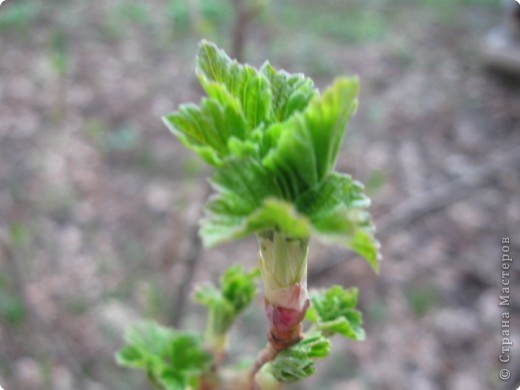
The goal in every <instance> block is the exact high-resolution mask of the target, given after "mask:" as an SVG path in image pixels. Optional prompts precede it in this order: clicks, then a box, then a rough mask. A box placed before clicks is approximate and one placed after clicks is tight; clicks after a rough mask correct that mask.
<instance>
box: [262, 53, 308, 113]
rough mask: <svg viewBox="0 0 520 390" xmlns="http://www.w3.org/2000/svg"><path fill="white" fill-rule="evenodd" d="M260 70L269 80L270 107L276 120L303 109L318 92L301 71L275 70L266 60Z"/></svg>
mask: <svg viewBox="0 0 520 390" xmlns="http://www.w3.org/2000/svg"><path fill="white" fill-rule="evenodd" d="M260 71H261V72H262V74H264V75H265V77H267V79H268V80H269V84H270V86H271V93H272V107H273V111H274V115H275V119H276V121H277V122H284V121H285V120H287V119H288V118H290V117H291V116H292V115H293V114H294V113H297V112H300V111H303V110H304V109H305V107H307V105H308V104H309V102H310V101H311V99H312V98H313V97H314V96H316V95H317V94H318V90H317V89H316V88H315V87H314V83H313V81H312V80H311V79H310V78H307V77H305V76H304V75H303V74H301V73H297V74H290V73H287V72H286V71H284V70H281V71H276V69H274V68H273V67H272V66H271V64H269V62H266V63H265V64H264V65H263V66H262V69H261V70H260Z"/></svg>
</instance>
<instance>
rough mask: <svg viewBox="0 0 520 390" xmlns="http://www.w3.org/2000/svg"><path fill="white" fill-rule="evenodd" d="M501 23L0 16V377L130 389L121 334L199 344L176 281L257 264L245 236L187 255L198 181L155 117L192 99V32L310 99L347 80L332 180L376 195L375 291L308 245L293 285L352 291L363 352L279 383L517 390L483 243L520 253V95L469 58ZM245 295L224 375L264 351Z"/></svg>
mask: <svg viewBox="0 0 520 390" xmlns="http://www.w3.org/2000/svg"><path fill="white" fill-rule="evenodd" d="M505 3H508V2H507V1H506V2H505ZM511 4H512V5H513V6H516V3H515V2H514V1H513V0H510V2H509V6H511ZM519 7H520V6H519ZM505 12H506V11H505V10H504V5H503V3H501V2H500V1H498V0H415V1H413V0H322V1H319V2H318V1H311V0H271V1H270V2H268V1H267V0H266V1H261V0H260V1H255V0H247V1H246V0H148V1H146V2H143V1H137V0H106V1H103V2H101V1H97V2H92V1H90V2H89V1H80V0H68V1H65V0H45V1H44V0H7V1H5V2H4V3H3V4H2V5H1V6H0V237H1V250H0V384H1V385H2V386H3V387H4V388H5V389H6V390H34V389H42V390H47V389H49V390H50V389H52V390H69V389H73V390H76V389H79V390H119V389H121V390H128V389H147V385H146V382H145V379H144V376H143V375H141V374H140V373H134V372H130V371H129V370H125V369H121V368H119V367H117V366H116V364H115V362H114V359H113V355H114V352H115V350H117V349H118V348H119V347H120V346H121V345H122V334H123V329H124V328H125V326H126V325H127V324H129V323H130V322H133V321H136V320H139V319H141V318H153V319H155V320H157V321H159V322H161V323H163V324H168V325H172V324H175V325H177V326H182V327H183V328H187V329H200V328H201V327H202V325H201V324H203V322H204V311H203V310H201V309H200V308H198V307H196V306H195V305H194V304H193V303H192V301H191V300H190V295H189V292H190V290H191V288H192V286H193V285H196V284H197V283H199V282H200V281H204V280H213V281H215V280H217V278H218V275H219V274H220V273H221V272H222V270H223V269H224V268H225V267H226V266H228V265H230V264H232V263H236V262H240V263H243V264H245V265H246V267H248V268H252V267H254V266H255V262H256V242H255V240H254V238H251V239H247V240H244V241H241V242H238V243H233V244H228V245H224V246H221V247H217V248H212V249H209V250H206V249H204V248H201V246H200V243H199V242H198V240H197V238H196V234H195V232H196V223H197V219H198V218H199V215H200V210H201V207H202V204H203V202H204V199H205V198H206V196H207V192H208V191H207V189H206V188H207V186H206V184H205V182H206V179H207V177H208V175H209V174H210V171H209V169H208V168H206V167H205V166H204V165H203V164H202V163H201V162H199V160H198V159H197V158H196V157H195V156H194V155H193V154H191V153H190V152H188V151H186V150H185V149H184V148H183V147H181V145H180V143H179V142H178V141H177V140H176V139H175V138H174V137H173V136H171V134H169V133H168V131H167V130H166V128H165V126H164V125H163V124H162V122H161V119H160V117H161V115H164V114H166V113H169V112H171V111H173V110H175V109H176V108H177V106H178V105H179V104H180V103H182V102H188V101H193V102H198V101H199V99H200V97H201V96H202V91H201V89H200V88H199V86H198V83H197V81H196V79H195V77H194V74H193V69H194V56H195V53H196V50H197V42H198V40H199V39H200V38H202V37H204V38H207V39H210V40H213V41H215V42H216V43H217V44H219V45H220V46H222V47H223V48H225V49H226V50H227V51H228V52H230V53H232V54H233V55H234V56H235V57H238V58H240V59H242V60H244V61H247V62H249V63H251V64H254V65H256V66H259V65H261V64H262V62H263V61H264V60H265V59H269V60H270V61H271V63H272V64H273V65H274V66H276V67H277V68H284V69H286V70H288V71H290V72H304V73H306V74H307V75H309V76H311V77H313V78H314V80H315V81H316V83H317V85H318V86H319V87H320V88H323V87H324V86H326V85H327V84H329V83H330V82H331V81H332V80H333V79H334V77H336V76H339V75H352V74H357V75H359V76H360V78H361V85H362V92H361V96H360V108H359V110H358V113H357V115H356V117H355V118H354V120H352V121H351V123H350V124H349V126H348V131H347V134H346V137H345V141H344V143H343V149H342V151H341V152H340V157H339V161H338V169H339V170H342V171H348V172H350V173H352V174H353V176H354V177H355V178H357V179H358V180H361V181H363V182H364V183H365V184H366V190H367V192H368V193H369V195H370V196H371V197H372V198H373V207H372V211H373V213H374V217H375V222H376V225H377V227H378V231H379V238H380V240H381V242H382V250H383V254H384V263H383V264H382V269H381V274H380V276H376V275H374V274H373V273H372V271H371V270H370V269H369V267H368V266H367V265H366V264H365V263H364V262H363V261H362V260H361V259H359V258H357V257H356V256H353V255H352V254H351V253H349V252H348V251H346V250H344V249H341V248H335V247H332V248H330V247H327V248H325V247H322V246H320V245H319V244H318V243H312V245H311V253H310V264H309V284H310V286H311V287H320V286H328V285H330V284H332V283H339V284H342V285H344V286H359V287H360V289H361V297H360V300H361V302H360V307H361V310H362V311H363V312H364V316H365V327H366V331H367V340H366V341H364V342H357V343H356V342H350V341H349V342H347V341H342V340H339V339H337V340H336V339H334V342H333V348H332V355H333V357H332V358H329V359H328V360H326V361H325V362H323V363H319V364H318V375H316V377H313V379H311V380H309V381H308V382H306V383H304V384H296V385H292V386H290V387H288V388H291V389H330V390H343V389H345V390H387V389H388V390H403V389H405V390H406V389H412V390H430V389H431V390H435V389H447V390H488V389H504V390H511V389H516V387H518V385H519V383H518V381H519V377H518V375H520V357H519V356H518V355H519V352H520V348H519V347H518V346H520V310H519V305H520V284H519V283H518V281H519V268H520V267H519V264H520V259H518V258H517V259H515V261H516V262H514V263H513V264H514V265H513V270H512V275H511V283H512V285H513V288H512V295H511V302H512V303H511V306H510V307H509V308H508V309H509V310H510V312H511V316H512V319H511V333H512V335H513V336H512V338H513V340H514V343H515V345H516V348H513V353H512V359H513V360H512V362H510V363H509V364H507V365H505V364H501V363H500V362H499V361H498V355H499V354H500V347H501V345H500V342H501V313H502V311H504V309H505V308H504V307H500V306H499V305H498V302H499V295H501V292H500V289H499V287H500V277H501V274H500V271H501V269H500V256H501V239H502V237H509V238H510V242H511V244H510V248H511V253H512V254H513V257H514V255H516V256H518V253H519V252H518V249H519V246H520V202H519V190H520V175H519V171H520V169H519V168H520V149H519V146H520V142H519V141H520V82H519V81H518V78H515V69H516V71H517V72H518V68H515V66H512V67H510V69H509V73H501V72H497V71H491V70H489V69H488V67H486V66H485V65H484V62H485V61H484V60H483V58H487V59H488V61H489V55H487V57H486V56H484V57H483V56H482V53H483V52H484V53H485V52H486V50H485V47H486V42H487V34H488V32H489V31H491V30H493V29H494V28H496V27H497V26H505V25H506V23H505V22H504V20H505V19H507V17H506V16H505ZM513 60H514V59H513ZM491 62H493V61H491ZM513 62H514V61H513ZM513 65H514V63H513ZM261 302H262V301H261V298H260V297H259V299H258V301H257V305H256V306H255V307H254V308H253V309H251V310H249V311H248V312H247V313H246V314H245V315H244V317H243V318H242V319H241V321H240V322H239V324H237V327H236V328H235V329H234V333H233V336H232V343H231V351H230V359H231V361H238V360H239V359H240V358H241V357H242V356H244V355H248V354H249V355H250V357H251V356H252V354H254V353H255V352H256V351H257V350H258V349H259V348H260V347H261V346H262V345H263V344H264V342H265V337H264V335H265V331H266V326H267V324H266V321H265V320H264V318H263V311H262V309H261ZM502 368H508V369H510V370H511V374H512V378H511V379H510V380H509V381H506V382H503V381H500V380H499V379H498V372H499V370H500V369H502Z"/></svg>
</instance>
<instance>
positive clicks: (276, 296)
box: [258, 230, 309, 311]
mask: <svg viewBox="0 0 520 390" xmlns="http://www.w3.org/2000/svg"><path fill="white" fill-rule="evenodd" d="M258 243H259V245H260V253H259V259H258V262H259V266H260V271H261V273H262V279H263V281H264V288H265V297H266V298H267V300H268V301H269V302H270V303H271V304H273V305H276V306H281V307H284V308H288V309H293V310H298V311H300V310H302V309H303V307H304V306H305V302H306V301H307V299H308V293H307V254H308V243H309V239H308V238H290V237H287V236H286V235H285V234H284V233H282V232H278V231H275V230H268V231H265V232H262V233H259V234H258Z"/></svg>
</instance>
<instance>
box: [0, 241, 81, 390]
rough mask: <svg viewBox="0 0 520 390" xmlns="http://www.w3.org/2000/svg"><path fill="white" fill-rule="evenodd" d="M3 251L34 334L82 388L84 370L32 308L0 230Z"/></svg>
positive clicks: (20, 273)
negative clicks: (45, 342)
mask: <svg viewBox="0 0 520 390" xmlns="http://www.w3.org/2000/svg"><path fill="white" fill-rule="evenodd" d="M1 253H3V257H4V258H5V259H6V262H7V266H8V267H9V273H10V276H11V277H12V280H13V284H14V288H15V290H16V293H17V294H18V295H19V296H20V298H21V299H22V302H23V304H24V306H25V309H26V310H27V313H28V315H29V320H30V323H31V325H32V327H33V328H34V330H35V333H36V334H41V335H44V338H45V339H46V340H47V345H48V348H49V350H50V351H51V353H52V354H53V355H54V356H55V357H56V358H57V359H58V360H60V361H62V362H63V364H65V365H66V366H67V369H68V370H69V371H70V372H71V373H72V374H73V378H74V382H75V386H74V388H75V389H79V390H84V389H85V386H84V383H83V381H82V380H81V378H82V377H83V376H84V372H83V370H82V368H81V365H80V364H79V362H78V361H77V360H76V358H75V357H74V355H73V354H72V353H71V352H70V351H69V350H68V348H67V345H66V344H65V342H64V341H63V340H62V338H61V337H60V336H59V335H58V334H57V333H55V332H53V331H52V329H51V327H50V326H49V325H48V324H47V323H46V322H45V320H44V319H43V318H42V317H41V316H40V314H39V313H38V312H37V311H36V310H35V309H34V308H33V306H32V304H31V301H30V300H29V298H28V296H27V292H26V290H25V281H24V277H23V275H22V272H21V270H20V266H19V263H18V261H17V259H16V255H15V253H14V251H13V250H12V248H11V245H10V244H9V242H8V241H7V239H6V238H5V237H4V236H3V235H2V234H1V232H0V254H1Z"/></svg>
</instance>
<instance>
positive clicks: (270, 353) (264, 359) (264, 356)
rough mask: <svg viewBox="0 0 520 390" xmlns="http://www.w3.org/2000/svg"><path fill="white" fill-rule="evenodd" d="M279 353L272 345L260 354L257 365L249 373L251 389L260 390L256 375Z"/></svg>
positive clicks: (257, 357) (267, 346)
mask: <svg viewBox="0 0 520 390" xmlns="http://www.w3.org/2000/svg"><path fill="white" fill-rule="evenodd" d="M278 352H280V350H278V349H276V348H274V347H273V345H272V344H271V343H269V344H267V345H266V346H265V348H264V349H262V350H261V351H260V352H258V355H256V361H255V364H254V366H253V368H252V369H251V371H250V373H249V381H250V388H251V389H252V390H257V389H258V386H257V385H256V383H255V375H256V374H257V373H258V371H260V369H261V368H262V367H263V365H264V364H266V363H269V362H270V361H272V360H274V358H275V357H276V355H278Z"/></svg>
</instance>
